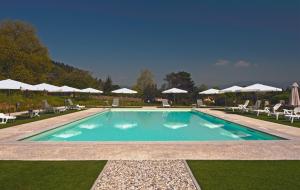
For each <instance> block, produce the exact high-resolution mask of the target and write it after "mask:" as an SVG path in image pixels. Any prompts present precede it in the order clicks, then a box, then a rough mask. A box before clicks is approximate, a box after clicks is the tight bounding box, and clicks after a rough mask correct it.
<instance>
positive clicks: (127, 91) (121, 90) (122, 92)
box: [111, 88, 137, 94]
mask: <svg viewBox="0 0 300 190" xmlns="http://www.w3.org/2000/svg"><path fill="white" fill-rule="evenodd" d="M111 92H112V93H115V94H136V93H137V91H135V90H131V89H128V88H120V89H118V90H113V91H111Z"/></svg>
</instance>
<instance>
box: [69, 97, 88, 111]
mask: <svg viewBox="0 0 300 190" xmlns="http://www.w3.org/2000/svg"><path fill="white" fill-rule="evenodd" d="M67 101H68V104H69V105H68V109H71V110H81V109H84V108H85V106H82V105H79V104H77V105H75V104H74V103H73V101H72V100H71V99H67Z"/></svg>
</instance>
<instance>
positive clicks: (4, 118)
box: [0, 113, 16, 124]
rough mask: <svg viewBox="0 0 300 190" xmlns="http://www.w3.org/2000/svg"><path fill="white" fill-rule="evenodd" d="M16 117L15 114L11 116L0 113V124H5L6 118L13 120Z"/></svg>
mask: <svg viewBox="0 0 300 190" xmlns="http://www.w3.org/2000/svg"><path fill="white" fill-rule="evenodd" d="M15 119H16V117H15V116H11V115H5V114H3V113H0V121H1V122H0V124H6V123H7V121H8V120H15Z"/></svg>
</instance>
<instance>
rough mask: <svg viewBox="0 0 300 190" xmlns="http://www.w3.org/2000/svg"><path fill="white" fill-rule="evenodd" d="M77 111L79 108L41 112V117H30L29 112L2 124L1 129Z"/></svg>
mask: <svg viewBox="0 0 300 190" xmlns="http://www.w3.org/2000/svg"><path fill="white" fill-rule="evenodd" d="M77 111H78V110H67V111H65V112H62V113H42V114H40V117H34V118H30V117H29V115H28V114H23V115H19V116H17V119H16V120H15V121H9V122H8V123H6V124H1V125H0V129H3V128H7V127H12V126H15V125H21V124H24V123H30V122H34V121H38V120H43V119H48V118H51V117H57V116H60V115H65V114H69V113H74V112H77Z"/></svg>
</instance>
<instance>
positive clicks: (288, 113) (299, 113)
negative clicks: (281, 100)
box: [283, 107, 300, 123]
mask: <svg viewBox="0 0 300 190" xmlns="http://www.w3.org/2000/svg"><path fill="white" fill-rule="evenodd" d="M283 111H284V117H286V118H288V119H289V120H290V121H291V123H294V119H300V107H296V108H295V109H294V110H286V109H284V110H283Z"/></svg>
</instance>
